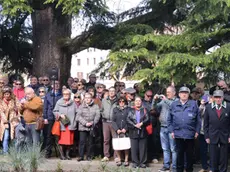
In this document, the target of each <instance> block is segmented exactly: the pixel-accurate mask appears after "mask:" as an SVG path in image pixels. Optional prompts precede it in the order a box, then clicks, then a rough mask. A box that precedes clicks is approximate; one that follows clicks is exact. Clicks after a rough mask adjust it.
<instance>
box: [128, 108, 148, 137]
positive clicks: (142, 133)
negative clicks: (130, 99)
mask: <svg viewBox="0 0 230 172" xmlns="http://www.w3.org/2000/svg"><path fill="white" fill-rule="evenodd" d="M140 122H143V126H142V127H141V128H140V129H139V128H136V127H135V125H136V124H137V120H136V109H135V108H130V110H129V113H128V117H127V123H128V127H129V137H130V138H132V139H136V138H147V136H148V133H147V131H146V126H147V125H148V124H149V114H148V111H147V110H144V108H140Z"/></svg>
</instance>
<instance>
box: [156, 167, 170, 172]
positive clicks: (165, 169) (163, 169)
mask: <svg viewBox="0 0 230 172" xmlns="http://www.w3.org/2000/svg"><path fill="white" fill-rule="evenodd" d="M158 171H159V172H163V171H165V172H170V169H169V168H165V167H163V168H162V169H160V170H158Z"/></svg>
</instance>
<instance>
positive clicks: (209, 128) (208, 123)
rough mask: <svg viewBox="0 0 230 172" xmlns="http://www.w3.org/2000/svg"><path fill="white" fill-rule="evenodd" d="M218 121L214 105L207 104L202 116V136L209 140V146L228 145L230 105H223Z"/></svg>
mask: <svg viewBox="0 0 230 172" xmlns="http://www.w3.org/2000/svg"><path fill="white" fill-rule="evenodd" d="M224 104H225V105H224V106H222V111H221V116H220V119H219V118H218V115H217V112H216V107H215V106H214V104H213V103H212V104H208V105H207V106H206V109H205V114H204V135H205V139H207V138H209V139H210V143H211V144H218V143H219V142H220V143H223V144H227V143H228V138H230V104H229V103H226V102H225V103H224Z"/></svg>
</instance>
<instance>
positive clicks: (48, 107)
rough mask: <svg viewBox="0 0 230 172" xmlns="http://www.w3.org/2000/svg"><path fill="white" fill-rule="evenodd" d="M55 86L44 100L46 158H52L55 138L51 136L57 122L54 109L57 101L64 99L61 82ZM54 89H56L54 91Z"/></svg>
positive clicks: (56, 82) (57, 82)
mask: <svg viewBox="0 0 230 172" xmlns="http://www.w3.org/2000/svg"><path fill="white" fill-rule="evenodd" d="M54 83H55V85H52V90H51V91H50V92H48V93H47V94H46V96H45V99H44V108H43V117H44V120H45V127H44V130H43V134H44V147H45V156H46V158H50V156H51V153H52V151H51V150H52V145H53V141H54V136H53V135H52V134H51V130H52V127H53V124H54V121H55V118H54V115H53V109H54V107H55V105H56V103H57V101H58V100H59V99H60V98H62V91H61V89H60V83H59V81H55V82H54ZM53 88H54V89H53Z"/></svg>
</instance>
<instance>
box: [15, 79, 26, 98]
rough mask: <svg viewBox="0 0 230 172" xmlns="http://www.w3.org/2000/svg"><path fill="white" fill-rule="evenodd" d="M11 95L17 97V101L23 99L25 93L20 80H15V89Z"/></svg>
mask: <svg viewBox="0 0 230 172" xmlns="http://www.w3.org/2000/svg"><path fill="white" fill-rule="evenodd" d="M13 93H14V95H15V96H16V97H17V99H18V100H19V101H20V100H21V99H22V98H24V96H25V92H24V86H23V82H22V81H20V80H17V81H16V83H15V87H14V89H13Z"/></svg>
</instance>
